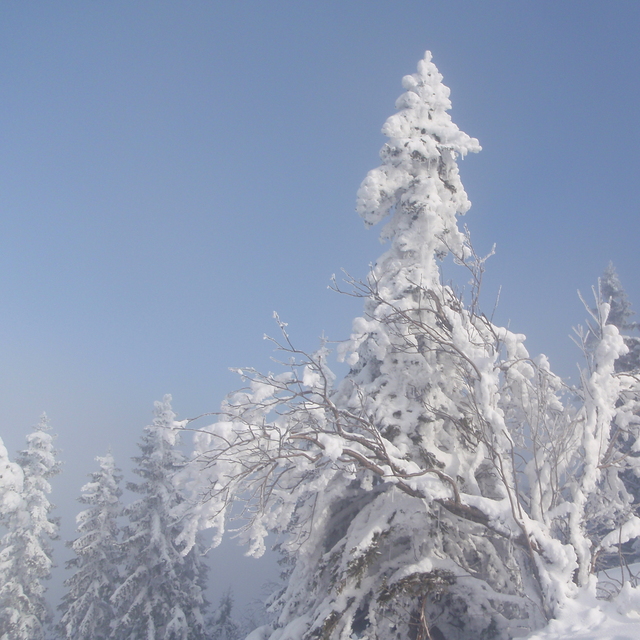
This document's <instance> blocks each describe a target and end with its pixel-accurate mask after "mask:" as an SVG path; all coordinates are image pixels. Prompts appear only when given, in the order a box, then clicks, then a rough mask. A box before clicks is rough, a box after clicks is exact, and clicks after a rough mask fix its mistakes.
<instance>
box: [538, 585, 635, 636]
mask: <svg viewBox="0 0 640 640" xmlns="http://www.w3.org/2000/svg"><path fill="white" fill-rule="evenodd" d="M638 638H640V587H635V588H634V587H632V586H630V585H629V583H627V584H626V585H625V586H624V587H623V588H622V590H621V592H620V594H619V595H618V596H617V597H616V598H614V599H613V600H611V601H608V600H597V599H596V597H595V587H594V585H591V587H590V588H587V589H585V590H584V591H582V593H581V594H580V595H579V596H578V597H577V598H575V599H572V600H568V601H567V602H566V603H565V605H564V606H563V608H562V610H561V611H560V614H559V616H558V618H557V619H555V620H552V621H551V622H550V623H549V625H548V626H547V627H546V628H545V629H543V630H542V631H538V632H536V633H534V634H532V635H530V636H528V638H527V640H638Z"/></svg>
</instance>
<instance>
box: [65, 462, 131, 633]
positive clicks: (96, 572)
mask: <svg viewBox="0 0 640 640" xmlns="http://www.w3.org/2000/svg"><path fill="white" fill-rule="evenodd" d="M96 460H97V462H98V465H99V467H100V468H99V470H98V471H96V472H95V473H92V474H91V482H88V483H87V484H85V485H84V486H83V487H82V495H81V496H80V498H79V500H80V502H81V503H82V504H85V505H88V507H89V508H87V509H85V510H84V511H81V512H80V513H79V514H78V515H77V516H76V522H77V524H78V533H79V534H80V535H79V537H78V538H76V539H75V540H74V541H73V542H71V543H69V546H70V547H71V548H72V549H73V551H74V553H75V556H74V557H73V558H72V559H71V560H69V561H68V562H67V568H69V569H72V570H73V571H74V573H73V575H72V576H71V577H70V578H69V579H67V580H66V581H65V587H66V588H67V592H66V594H65V595H64V597H63V599H62V604H61V605H60V607H59V609H60V610H61V612H62V617H61V619H60V623H59V625H58V630H59V633H60V635H61V637H62V638H65V639H66V640H107V639H108V638H109V637H110V635H111V623H112V621H113V618H114V615H113V606H112V604H111V596H112V595H113V594H114V592H115V590H116V589H117V587H118V585H119V583H120V575H119V570H120V568H121V567H120V565H121V560H122V550H121V548H120V546H119V532H120V528H119V525H118V518H119V516H120V515H121V512H122V505H121V503H120V496H121V495H122V490H121V489H120V481H121V480H122V476H121V475H120V473H119V469H117V468H116V466H115V462H114V460H113V456H112V455H111V453H110V452H109V453H107V455H106V456H104V457H98V458H96Z"/></svg>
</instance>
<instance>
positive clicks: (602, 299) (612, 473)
mask: <svg viewBox="0 0 640 640" xmlns="http://www.w3.org/2000/svg"><path fill="white" fill-rule="evenodd" d="M594 294H595V298H596V306H595V308H590V309H589V308H588V307H587V309H588V311H589V313H590V316H591V317H590V320H589V321H588V323H587V324H588V330H587V331H586V334H585V332H584V331H582V330H580V331H578V335H579V337H580V340H579V341H578V344H579V345H580V346H582V348H583V350H584V354H585V357H586V360H587V371H588V372H590V377H591V378H593V377H594V376H597V375H598V373H599V369H601V368H602V364H601V361H602V359H603V354H605V355H604V357H605V358H606V354H607V353H608V352H609V351H610V349H608V342H609V341H610V339H611V338H610V336H612V335H614V336H616V337H617V339H618V340H619V341H620V340H621V341H622V345H621V349H619V350H618V351H616V352H615V353H616V354H617V357H616V358H615V360H614V362H613V369H614V373H613V375H612V384H615V395H614V396H612V403H613V407H612V409H611V423H610V426H609V433H608V437H607V439H606V445H607V446H606V449H605V454H604V456H603V459H602V461H601V463H600V466H601V468H602V472H601V474H600V477H599V479H598V491H597V492H595V493H594V494H592V495H591V497H590V500H589V502H588V503H587V505H586V510H587V523H588V524H587V531H588V533H589V537H590V539H591V541H592V546H593V548H594V549H595V557H594V564H595V565H596V567H597V568H598V569H602V568H610V567H612V566H618V565H620V562H621V561H622V562H623V564H625V565H626V564H631V563H635V562H637V561H638V560H639V559H640V544H639V543H638V542H639V541H638V540H637V539H636V537H635V535H632V536H629V535H628V530H629V524H630V523H632V522H634V521H635V519H636V517H637V515H638V509H639V507H640V451H639V450H638V448H639V446H640V429H639V423H640V417H639V416H640V401H639V394H640V380H639V379H638V377H637V374H638V372H639V371H640V338H638V337H637V336H633V335H629V333H630V332H634V331H636V330H637V329H638V323H636V322H631V320H630V319H631V317H632V316H633V315H634V312H633V311H632V309H631V303H630V302H629V299H628V297H627V294H626V292H625V290H624V288H623V287H622V284H621V282H620V279H619V278H618V274H617V273H616V270H615V268H614V267H613V264H612V263H609V265H608V266H607V268H606V269H605V271H604V273H603V275H602V277H601V278H600V279H599V281H598V288H597V289H594ZM585 306H586V305H585ZM585 375H586V374H585ZM583 377H585V376H584V375H583ZM583 386H585V385H583ZM602 387H603V385H602V382H601V381H600V380H598V385H597V388H595V387H594V385H593V384H591V385H586V388H585V391H586V393H585V394H584V396H585V398H584V399H585V401H586V402H585V404H586V405H587V406H588V405H589V404H590V403H592V398H594V397H595V398H597V397H600V396H602ZM638 522H639V525H640V521H638ZM632 528H634V527H632ZM622 530H626V531H627V533H626V534H625V536H621V537H619V538H618V540H616V543H617V544H615V545H609V546H607V545H603V544H601V543H600V541H601V540H603V539H606V538H615V535H616V533H617V532H621V531H622ZM622 537H626V539H625V540H624V541H623V540H622ZM623 571H624V568H623Z"/></svg>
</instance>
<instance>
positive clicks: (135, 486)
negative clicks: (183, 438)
mask: <svg viewBox="0 0 640 640" xmlns="http://www.w3.org/2000/svg"><path fill="white" fill-rule="evenodd" d="M170 401H171V397H170V396H165V397H164V400H163V401H162V402H157V403H156V408H155V419H154V421H153V424H151V425H150V426H148V427H146V428H145V430H144V434H143V437H142V441H141V443H140V445H139V446H140V450H141V455H140V456H138V457H136V458H134V461H135V462H136V464H137V466H136V468H135V470H134V472H135V473H136V474H137V475H138V476H140V478H141V479H142V480H141V482H139V483H129V484H128V485H127V487H128V488H129V489H130V490H131V491H133V492H135V493H138V494H139V495H140V498H139V499H138V500H136V501H135V502H134V503H133V504H131V505H129V506H127V507H126V508H125V509H124V515H125V516H126V518H127V520H128V523H127V524H126V526H125V527H124V529H123V538H122V549H123V552H124V553H125V560H124V575H123V579H122V581H121V584H120V586H119V587H118V588H117V589H116V591H115V593H114V594H113V597H112V603H113V605H114V607H115V611H116V616H115V624H114V631H113V636H112V637H113V638H115V639H116V640H187V639H188V640H201V639H202V640H203V639H204V637H205V632H204V625H203V613H204V611H203V610H204V608H205V607H206V602H205V599H204V597H203V590H204V583H205V565H204V563H203V560H202V554H201V551H200V549H199V548H198V546H197V545H196V546H194V547H192V548H191V549H190V550H189V551H188V552H186V551H185V550H184V549H183V548H182V547H181V546H180V545H178V544H177V543H176V539H177V537H178V535H179V533H180V532H181V523H180V519H179V517H178V516H177V515H176V513H177V512H178V511H179V510H180V507H181V506H182V504H183V502H184V498H183V497H182V495H181V493H180V491H179V490H178V488H177V487H176V486H175V484H174V482H173V477H174V475H175V473H176V472H177V471H178V470H180V469H181V468H182V467H183V466H184V464H185V456H184V455H183V454H182V452H181V451H180V450H179V449H178V448H177V446H178V444H179V440H180V432H179V429H177V428H176V426H177V425H176V422H175V414H174V413H173V411H172V410H171V404H170Z"/></svg>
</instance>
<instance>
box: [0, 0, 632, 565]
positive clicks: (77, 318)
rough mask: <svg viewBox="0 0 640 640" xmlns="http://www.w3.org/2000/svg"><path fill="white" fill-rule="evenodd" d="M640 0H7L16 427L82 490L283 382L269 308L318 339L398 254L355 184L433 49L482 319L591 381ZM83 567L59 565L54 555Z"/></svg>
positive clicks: (6, 227) (71, 489) (628, 233)
mask: <svg viewBox="0 0 640 640" xmlns="http://www.w3.org/2000/svg"><path fill="white" fill-rule="evenodd" d="M638 34H640V3H639V2H637V0H629V1H624V0H609V1H607V2H605V1H604V0H601V1H589V0H560V1H559V0H553V1H546V0H535V1H534V0H531V1H520V0H505V1H494V0H483V1H480V0H477V1H473V0H466V1H456V0H443V1H430V0H416V1H408V0H394V1H393V2H392V1H391V0H388V1H381V0H369V1H363V0H349V1H347V2H344V1H333V0H325V1H323V2H318V1H315V2H311V1H308V0H278V1H274V2H261V1H246V0H237V1H235V2H225V3H223V2H215V1H209V2H205V1H185V2H177V1H175V2H164V1H154V2H151V1H146V2H143V1H140V2H121V1H117V0H116V1H110V2H70V1H65V0H61V1H59V2H45V1H34V2H4V3H2V4H1V6H0V81H1V83H2V99H1V100H0V122H1V129H0V131H1V133H0V225H1V226H0V245H1V247H0V248H1V250H0V265H1V268H0V361H1V362H2V367H1V368H0V407H1V411H0V435H1V436H2V438H3V439H4V440H5V443H6V444H7V447H8V449H9V450H10V452H11V453H15V451H16V450H17V449H18V448H21V447H22V445H23V442H24V436H25V435H26V433H27V431H28V430H29V428H30V427H31V425H32V424H34V423H36V422H37V420H38V417H39V415H40V413H41V412H42V411H46V412H47V413H48V414H49V416H50V418H51V420H52V424H53V426H54V429H55V431H56V432H57V433H58V435H59V437H58V441H57V442H58V446H59V448H60V449H61V450H62V452H61V458H62V459H63V460H64V461H65V470H64V474H63V476H62V477H61V478H60V479H59V480H58V481H57V482H56V485H55V494H54V496H53V500H54V502H56V503H57V504H58V505H59V509H58V513H59V515H61V516H62V518H63V537H64V538H71V537H73V531H74V525H73V521H72V519H73V516H74V515H75V512H76V511H77V506H76V504H75V498H76V497H77V495H78V492H79V489H80V486H81V485H82V484H83V482H84V481H85V478H86V474H88V473H90V472H91V471H93V470H94V467H95V464H94V461H93V458H94V456H96V455H102V454H104V452H105V451H106V450H107V448H108V447H109V446H111V447H112V448H113V451H114V455H115V456H116V459H117V460H118V462H119V464H120V465H121V466H122V467H125V468H126V467H128V466H129V463H128V458H129V457H130V456H131V455H135V454H136V453H137V450H136V447H135V443H136V441H137V439H138V437H139V435H140V430H141V429H142V427H143V426H144V425H145V424H147V423H148V421H149V419H150V416H151V409H152V405H153V401H154V400H156V399H159V398H161V396H162V395H163V394H164V393H171V394H173V397H174V409H175V410H176V412H177V413H178V415H179V417H180V418H186V417H191V416H194V415H198V414H200V413H203V412H206V411H212V410H216V409H217V408H218V406H219V403H220V400H221V399H222V398H223V396H224V395H225V394H226V393H227V392H229V391H231V390H233V389H234V388H235V387H236V386H237V384H238V381H237V380H236V378H235V377H234V375H233V374H231V373H230V372H229V371H228V367H232V366H251V365H253V366H256V367H258V368H262V369H268V368H269V367H273V366H274V365H272V364H271V363H270V361H269V358H270V356H271V351H270V347H269V345H268V344H266V343H265V342H264V341H263V340H262V335H263V333H265V332H268V333H269V332H274V324H273V321H272V318H271V316H272V312H273V311H274V310H277V311H278V312H279V314H280V316H281V317H282V318H283V319H284V320H285V321H288V322H289V324H290V329H291V334H292V336H293V338H294V340H295V341H296V342H297V343H298V344H299V345H300V346H301V347H302V348H306V349H313V348H314V346H315V345H316V344H317V338H318V336H319V335H320V334H321V333H322V332H323V331H324V332H325V333H326V334H327V335H328V336H329V337H330V338H332V339H341V338H345V337H347V335H348V333H349V330H350V324H351V319H352V318H353V317H354V316H355V315H357V313H358V311H359V307H360V305H359V304H358V303H357V301H354V300H351V299H347V298H344V297H340V296H338V295H336V294H334V293H331V292H329V291H328V290H327V284H328V282H329V278H330V276H331V274H332V273H335V272H339V271H340V269H341V268H345V269H346V270H348V271H349V272H351V273H352V274H354V275H356V276H364V275H365V274H366V271H367V265H368V264H369V263H370V262H372V261H374V260H375V259H376V257H377V256H378V255H379V254H380V252H381V248H380V246H379V244H378V241H377V236H378V230H376V229H373V230H370V231H365V230H364V228H363V226H362V223H361V222H360V220H359V219H358V218H357V217H356V215H355V213H354V202H355V193H356V190H357V188H358V185H359V183H360V181H361V180H362V178H363V177H364V176H365V174H366V172H367V171H368V170H369V169H371V168H373V167H375V166H376V165H377V162H378V158H377V153H378V150H379V148H380V146H381V145H382V143H383V137H382V135H381V134H380V128H381V126H382V124H383V122H384V120H385V119H386V117H387V116H389V115H390V114H391V113H392V112H393V110H394V106H393V105H394V102H395V99H396V98H397V96H398V95H399V94H400V93H401V90H402V89H401V84H400V81H401V78H402V76H403V75H405V74H408V73H412V72H413V71H414V70H415V66H416V63H417V61H418V59H419V58H420V57H422V55H423V54H424V51H425V49H430V50H431V51H432V52H433V55H434V61H435V63H436V64H437V65H438V67H439V69H440V71H441V72H442V73H443V75H444V77H445V83H446V84H447V85H448V86H449V87H451V90H452V94H451V98H452V101H453V105H454V106H453V110H452V116H453V119H454V121H455V122H456V123H457V124H458V126H459V127H460V128H461V129H463V130H464V131H466V132H467V133H468V134H469V135H472V136H475V137H477V138H478V139H479V140H480V143H481V144H482V145H483V147H484V150H483V151H482V153H480V154H479V155H477V156H473V157H468V158H467V159H465V161H464V162H463V163H462V164H461V174H462V180H463V183H464V184H465V187H466V189H467V192H468V194H469V197H470V199H471V201H472V202H473V203H474V206H473V207H472V209H471V211H470V212H469V214H467V216H466V222H467V223H468V225H469V226H470V228H471V232H472V236H473V238H474V240H475V244H476V247H477V249H478V251H479V252H487V251H489V249H490V248H491V245H492V244H493V243H494V242H495V243H497V254H496V256H495V257H494V258H492V259H491V260H490V261H489V263H488V265H487V275H486V288H485V296H484V300H485V306H486V309H487V310H488V311H491V308H492V307H493V301H494V298H495V295H496V292H497V290H498V287H499V286H500V285H502V293H501V298H500V306H499V308H498V311H497V314H496V320H497V321H498V322H500V323H503V324H506V323H507V322H510V326H511V328H512V329H513V330H515V331H517V332H521V333H525V334H526V335H527V336H528V345H529V349H530V352H532V353H533V354H535V353H539V352H544V353H546V354H547V355H548V356H549V357H550V359H551V363H552V366H554V365H555V368H556V369H557V370H559V371H560V372H561V373H562V374H564V375H573V374H574V371H575V366H574V364H573V363H574V362H576V361H577V360H578V359H579V353H578V351H577V349H576V348H575V347H574V346H573V344H572V343H571V342H570V340H569V338H568V335H569V333H570V331H571V327H572V326H573V325H576V324H578V323H581V322H583V320H584V317H585V314H584V312H583V311H582V309H581V304H580V302H579V300H578V298H577V295H576V290H577V289H581V290H582V291H583V292H588V291H589V288H590V287H591V285H592V284H594V283H595V281H596V279H597V277H598V276H599V275H600V274H601V272H602V270H603V269H604V267H605V266H606V264H607V262H608V261H609V260H613V261H614V263H615V265H616V266H617V268H618V272H619V275H620V277H621V280H622V282H623V284H624V285H625V287H626V289H627V292H628V293H629V296H630V298H631V301H632V303H635V306H636V309H638V311H639V312H640V280H639V279H638V273H639V272H640V252H639V250H638V245H639V231H640V198H639V195H638V190H639V187H640V154H639V152H638V148H639V146H640V121H639V119H638V105H639V103H640V37H639V36H638ZM63 559H64V558H63V557H62V556H59V558H58V561H59V563H60V564H61V563H62V560H63Z"/></svg>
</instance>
